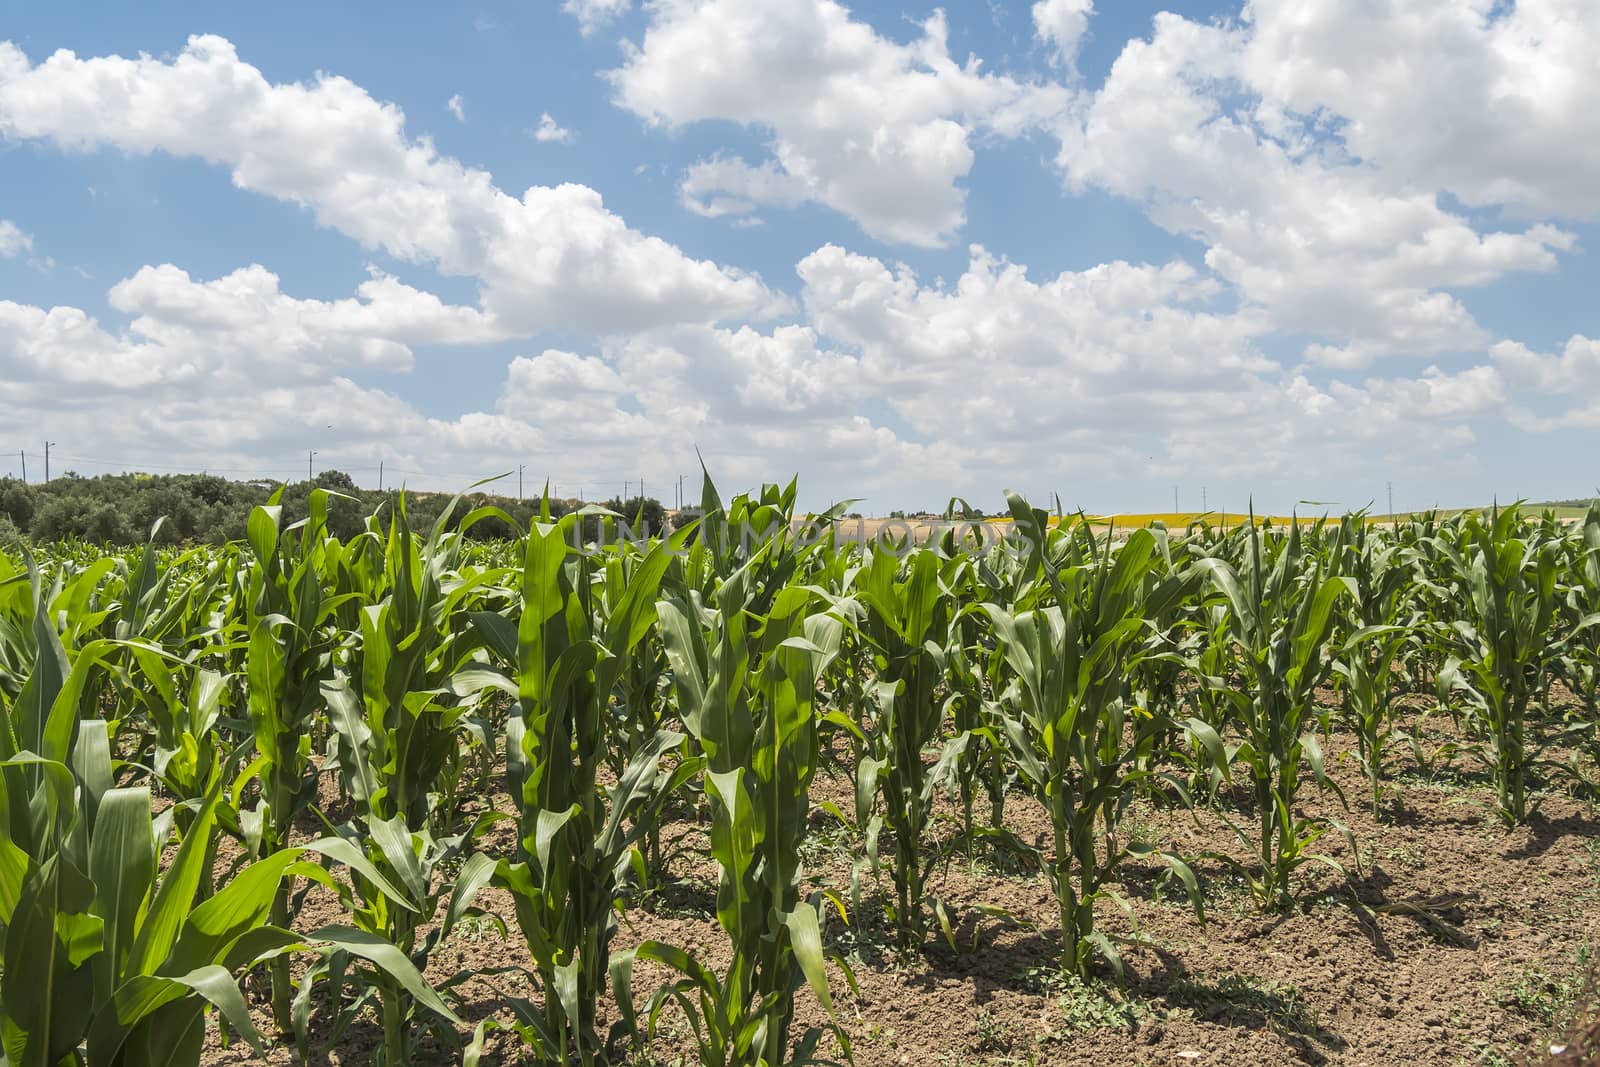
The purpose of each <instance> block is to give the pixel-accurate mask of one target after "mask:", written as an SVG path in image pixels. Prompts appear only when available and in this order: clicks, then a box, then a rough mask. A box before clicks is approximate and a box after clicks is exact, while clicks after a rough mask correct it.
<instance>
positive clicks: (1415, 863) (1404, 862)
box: [1383, 845, 1428, 871]
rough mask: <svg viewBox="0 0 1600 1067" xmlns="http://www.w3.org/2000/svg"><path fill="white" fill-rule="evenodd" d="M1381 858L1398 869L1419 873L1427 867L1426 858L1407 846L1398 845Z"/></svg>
mask: <svg viewBox="0 0 1600 1067" xmlns="http://www.w3.org/2000/svg"><path fill="white" fill-rule="evenodd" d="M1383 858H1384V859H1386V860H1388V861H1389V862H1390V863H1393V864H1395V865H1396V866H1399V867H1404V868H1406V869H1407V870H1411V871H1420V870H1422V869H1423V868H1424V867H1426V866H1427V865H1428V860H1427V857H1426V856H1424V855H1423V854H1422V852H1420V851H1419V850H1417V849H1414V848H1412V847H1410V846H1409V845H1398V846H1396V847H1395V848H1391V849H1389V850H1388V851H1386V852H1385V853H1384V854H1383Z"/></svg>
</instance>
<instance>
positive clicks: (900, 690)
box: [854, 545, 970, 949]
mask: <svg viewBox="0 0 1600 1067" xmlns="http://www.w3.org/2000/svg"><path fill="white" fill-rule="evenodd" d="M902 554H903V553H902V552H901V551H900V550H897V549H895V548H892V547H889V546H883V545H880V546H878V547H877V548H876V549H875V550H874V551H873V552H872V554H871V557H870V560H869V561H868V563H867V564H866V566H864V567H862V568H861V569H860V570H859V571H857V572H856V583H855V590H854V592H855V599H856V600H857V601H858V602H859V603H860V604H862V605H863V606H864V607H865V609H866V610H865V615H864V618H863V619H862V620H861V621H860V622H859V623H857V626H858V627H859V630H860V632H861V633H862V634H863V635H865V637H866V639H867V641H868V645H869V648H870V651H871V655H872V669H873V673H874V675H875V676H876V680H875V683H874V685H873V687H872V689H873V695H874V696H875V698H876V699H875V701H874V706H875V709H876V715H875V717H874V721H873V723H872V728H871V733H870V737H871V740H872V747H873V750H874V751H873V756H874V757H875V760H874V763H873V766H874V767H875V768H881V769H879V770H878V771H877V779H878V783H879V785H880V786H881V789H882V793H883V804H884V819H885V822H886V823H887V825H888V827H889V829H890V830H891V832H892V833H893V835H894V843H895V859H894V868H893V872H892V873H893V877H894V887H895V901H896V903H895V914H894V918H895V928H896V932H897V935H898V938H899V941H900V946H901V947H902V948H904V949H919V948H920V947H921V946H922V942H923V939H924V938H925V937H926V935H927V921H926V914H925V912H924V909H923V905H924V900H923V897H924V891H923V885H924V882H925V880H926V878H927V875H928V870H929V866H930V864H931V862H932V861H931V859H924V858H923V848H922V845H923V837H924V836H925V832H926V828H927V824H928V821H929V819H930V818H931V817H932V814H933V800H934V790H935V788H936V786H937V785H938V784H939V781H940V779H941V778H942V777H945V776H947V775H948V772H949V770H950V768H951V767H952V766H953V765H954V762H955V761H956V760H958V759H960V757H961V756H962V754H963V752H964V750H965V747H966V744H967V742H968V740H969V738H970V735H968V734H958V735H956V736H955V737H953V738H951V739H950V740H949V741H948V742H946V743H945V744H944V746H943V754H942V756H941V758H940V760H939V761H938V764H937V766H936V767H935V768H933V771H932V773H930V769H929V768H928V766H927V765H926V764H925V763H924V762H923V757H924V754H925V752H926V751H927V749H928V748H929V747H930V746H932V745H934V744H936V743H938V742H940V741H942V740H944V737H943V735H944V724H945V718H946V716H945V709H944V702H943V701H942V700H941V699H940V693H939V687H940V683H941V682H942V681H943V680H944V671H945V661H946V650H945V642H946V641H947V640H948V637H949V629H950V621H951V616H952V614H953V613H954V601H953V598H952V596H951V594H950V590H949V587H948V584H947V583H948V582H949V581H951V580H954V578H955V575H956V573H957V572H958V571H960V570H961V569H962V568H963V567H964V566H965V561H964V560H959V559H956V560H946V559H944V558H943V557H941V556H940V555H939V554H938V553H936V552H933V551H931V550H928V549H917V550H913V551H912V552H911V558H910V562H909V563H907V564H906V565H905V576H904V578H903V579H901V578H900V577H899V574H900V571H901V559H900V557H901V555H902ZM941 772H943V773H941Z"/></svg>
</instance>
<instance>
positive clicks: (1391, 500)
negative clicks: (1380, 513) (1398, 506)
mask: <svg viewBox="0 0 1600 1067" xmlns="http://www.w3.org/2000/svg"><path fill="white" fill-rule="evenodd" d="M1383 484H1384V486H1385V487H1386V488H1387V489H1388V490H1389V518H1391V519H1393V518H1394V483H1393V482H1385V483H1383Z"/></svg>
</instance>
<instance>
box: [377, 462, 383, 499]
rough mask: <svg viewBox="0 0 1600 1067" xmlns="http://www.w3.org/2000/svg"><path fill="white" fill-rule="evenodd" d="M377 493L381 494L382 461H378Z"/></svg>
mask: <svg viewBox="0 0 1600 1067" xmlns="http://www.w3.org/2000/svg"><path fill="white" fill-rule="evenodd" d="M378 492H380V493H381V492H383V460H381V459H380V460H378Z"/></svg>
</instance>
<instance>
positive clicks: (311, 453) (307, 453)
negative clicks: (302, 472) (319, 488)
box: [306, 449, 316, 482]
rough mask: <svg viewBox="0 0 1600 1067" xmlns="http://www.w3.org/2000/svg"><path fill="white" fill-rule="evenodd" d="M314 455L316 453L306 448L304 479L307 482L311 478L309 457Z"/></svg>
mask: <svg viewBox="0 0 1600 1067" xmlns="http://www.w3.org/2000/svg"><path fill="white" fill-rule="evenodd" d="M315 455H316V453H315V452H313V451H311V450H310V449H307V450H306V481H308V482H309V481H312V480H313V478H312V475H311V458H312V457H313V456H315Z"/></svg>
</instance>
